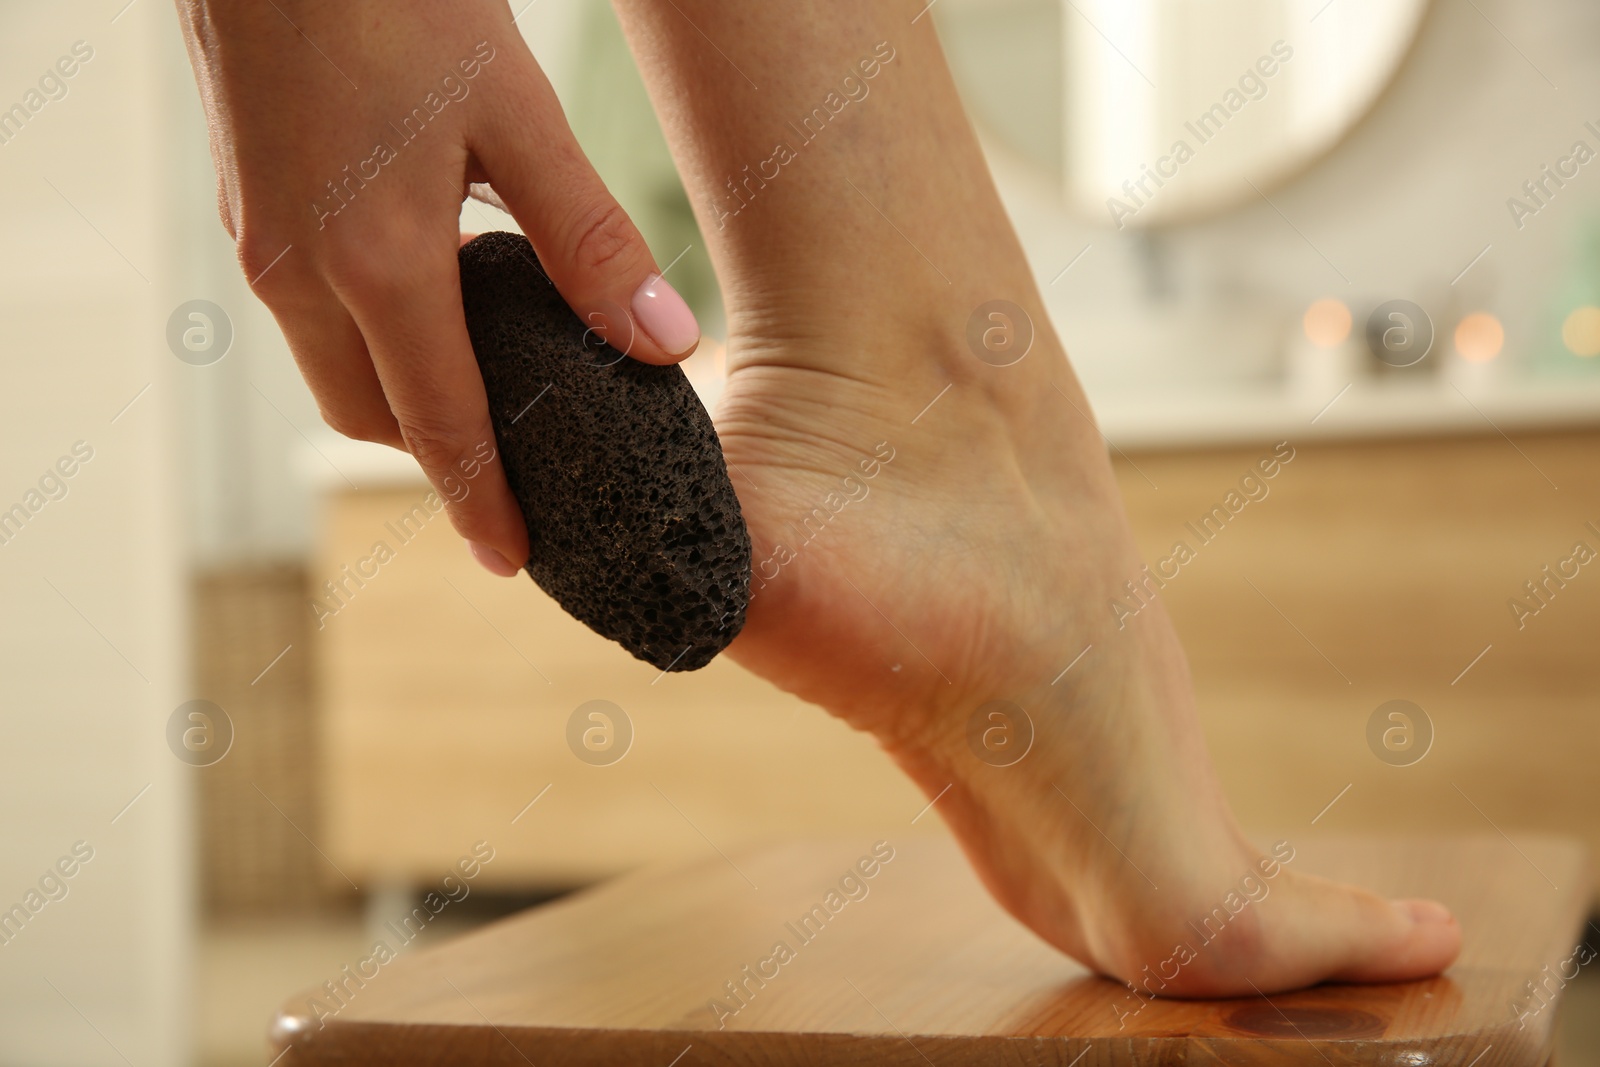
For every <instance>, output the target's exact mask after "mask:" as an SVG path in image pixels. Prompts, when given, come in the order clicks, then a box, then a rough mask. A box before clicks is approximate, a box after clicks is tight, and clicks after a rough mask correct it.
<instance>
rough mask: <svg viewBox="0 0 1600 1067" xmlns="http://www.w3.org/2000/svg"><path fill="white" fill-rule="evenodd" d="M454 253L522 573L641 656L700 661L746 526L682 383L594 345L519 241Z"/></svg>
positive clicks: (734, 627) (492, 240)
mask: <svg viewBox="0 0 1600 1067" xmlns="http://www.w3.org/2000/svg"><path fill="white" fill-rule="evenodd" d="M460 264H461V298H462V302H463V304H464V305H465V309H466V319H467V332H468V334H469V335H470V336H471V338H472V348H473V351H474V352H476V353H477V357H478V367H479V369H480V370H481V371H482V372H483V384H484V388H485V389H486V390H487V392H488V394H489V415H490V418H491V420H492V421H493V423H494V434H495V439H496V442H497V444H498V447H499V450H500V456H501V460H502V462H503V463H504V465H505V472H506V478H507V479H508V480H509V481H510V483H511V491H512V493H513V494H514V495H515V496H516V498H517V502H518V503H519V504H520V505H521V507H522V517H523V519H524V521H526V522H527V525H528V543H529V549H528V561H527V566H526V570H527V572H528V574H529V575H530V576H532V578H533V580H534V581H535V582H538V583H539V587H540V588H541V589H543V590H544V591H545V592H546V593H549V594H550V595H551V596H552V597H554V598H555V600H556V602H557V603H559V604H560V605H561V606H562V607H563V608H565V609H566V610H567V611H568V612H569V613H570V614H571V615H572V616H573V617H574V618H576V619H578V620H579V621H580V622H582V623H584V624H585V625H587V626H588V627H589V628H590V629H591V630H594V631H595V632H596V633H598V634H600V635H601V636H603V637H608V638H610V639H611V640H613V641H615V642H617V643H618V644H619V645H621V646H622V647H623V648H626V649H627V650H628V651H629V652H631V653H633V654H634V655H635V656H637V657H638V658H639V659H642V660H644V661H645V662H647V663H649V664H651V665H652V666H655V667H657V668H658V669H660V670H663V671H692V670H696V669H698V668H700V667H704V666H705V665H706V664H707V663H710V662H711V660H712V659H713V658H714V657H715V656H716V654H717V653H718V652H721V651H722V650H723V649H724V648H726V647H727V646H728V643H729V642H730V641H732V640H733V639H734V637H736V636H737V635H738V633H739V630H740V629H741V628H742V627H743V626H744V619H745V609H746V607H747V606H748V605H749V602H750V534H749V531H748V530H746V528H745V524H744V516H743V514H742V513H741V512H740V510H739V498H738V497H737V496H735V495H734V491H733V483H732V482H730V481H729V480H728V468H727V464H726V463H724V462H723V459H722V445H721V443H720V442H719V441H718V440H717V432H716V430H715V429H714V428H713V427H712V425H711V416H710V415H708V414H707V413H706V410H705V408H704V407H703V406H702V405H701V403H700V398H699V397H698V396H696V395H695V392H694V389H693V387H692V386H690V384H689V379H688V378H686V377H685V376H684V373H683V371H682V370H680V369H679V368H678V367H675V366H672V367H657V366H651V365H648V364H645V363H640V362H639V361H638V360H635V359H631V358H629V357H627V356H625V355H624V354H623V353H622V352H619V351H618V350H617V349H615V348H612V347H611V346H609V345H606V344H603V343H601V342H600V341H598V340H597V339H596V336H595V334H594V333H593V332H592V331H590V330H589V329H588V328H587V327H586V326H585V324H584V322H583V321H582V320H581V319H579V318H578V316H577V315H576V314H575V313H574V312H573V311H572V309H571V308H569V307H568V306H567V304H566V301H565V300H563V299H562V297H561V294H560V293H559V292H558V291H557V290H556V287H555V286H554V285H552V284H551V282H550V279H549V278H548V277H546V276H545V273H544V269H543V268H542V267H541V266H540V264H539V261H538V259H537V257H535V255H534V252H533V246H532V245H531V244H529V242H528V240H527V238H525V237H522V236H520V235H518V234H512V233H486V234H483V235H482V236H479V237H476V238H474V239H473V240H472V241H470V242H468V243H467V244H466V245H464V246H463V247H462V249H461V253H460Z"/></svg>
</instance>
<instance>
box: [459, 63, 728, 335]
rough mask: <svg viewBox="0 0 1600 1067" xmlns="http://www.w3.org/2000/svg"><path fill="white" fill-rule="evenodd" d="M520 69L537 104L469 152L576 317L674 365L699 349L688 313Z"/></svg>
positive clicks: (495, 125)
mask: <svg viewBox="0 0 1600 1067" xmlns="http://www.w3.org/2000/svg"><path fill="white" fill-rule="evenodd" d="M529 68H530V69H528V70H526V71H523V72H518V73H517V74H515V75H513V76H512V77H514V78H515V79H516V80H517V81H518V82H521V83H523V84H521V85H519V86H518V87H517V88H518V89H520V90H524V91H525V92H531V93H532V94H534V95H536V96H538V97H540V99H537V100H536V101H534V104H535V106H533V107H531V108H521V107H519V108H515V109H514V110H515V111H516V112H517V114H516V116H515V121H514V122H508V121H506V119H505V118H502V116H503V115H504V114H505V113H504V112H500V113H499V114H498V115H495V116H492V118H491V123H490V124H488V127H487V128H484V127H481V126H480V127H479V129H478V131H477V136H476V137H475V138H474V143H473V144H472V146H471V147H472V151H473V154H474V155H475V156H476V157H477V160H478V162H479V163H480V164H481V165H482V167H483V169H484V171H485V172H486V173H487V175H488V178H489V182H490V184H491V185H492V186H493V188H494V191H495V193H496V194H498V196H499V197H500V199H501V200H502V201H504V203H505V206H506V208H507V210H508V211H509V212H510V213H511V215H512V216H513V217H515V218H516V220H517V223H518V225H520V226H521V227H522V231H523V232H524V233H525V234H527V235H528V240H529V241H531V242H532V243H533V248H534V251H535V252H537V253H538V254H539V260H540V262H541V263H542V264H543V265H544V269H545V272H546V273H547V274H549V276H550V280H551V281H552V282H554V283H555V287H556V288H557V289H558V290H560V292H561V295H562V296H563V297H564V298H566V301H567V303H568V304H569V305H571V307H572V309H573V310H574V311H576V312H577V313H578V315H579V317H580V318H582V319H583V320H584V321H585V322H586V323H588V324H589V326H590V328H591V329H593V330H594V331H595V333H596V334H597V335H599V336H600V337H601V338H602V339H603V340H605V341H606V343H608V344H610V345H611V346H612V347H613V348H616V349H617V350H619V351H621V352H624V353H626V354H628V355H630V356H632V357H633V358H635V359H638V360H640V361H642V362H645V363H677V362H678V361H680V360H682V359H684V358H685V357H687V356H688V355H690V354H691V353H692V352H693V351H694V350H695V346H696V345H698V344H699V343H700V325H699V323H698V322H696V321H695V317H694V312H693V311H691V310H689V305H688V304H686V303H684V300H683V297H681V296H679V295H678V292H677V290H675V289H673V288H672V286H671V284H670V283H668V282H667V280H666V279H665V278H663V277H662V276H661V272H660V270H659V269H658V268H657V267H656V262H655V258H654V257H653V256H652V255H651V254H650V249H649V247H648V246H647V245H646V244H645V243H644V238H643V237H641V236H640V235H639V230H638V228H637V227H635V226H634V224H633V220H632V219H630V218H629V217H628V213H627V212H625V211H623V210H622V206H621V205H620V204H618V203H617V201H616V199H615V198H614V197H612V195H611V192H610V191H609V190H608V189H607V188H606V186H605V183H604V182H602V181H601V180H600V175H599V174H597V173H596V172H595V169H594V167H593V165H592V164H590V162H589V160H588V157H586V156H585V155H584V154H583V149H582V148H580V147H579V145H578V142H577V139H576V138H575V137H573V135H572V130H571V129H570V128H569V127H568V126H567V121H566V117H565V116H564V115H563V114H562V112H561V105H560V103H559V102H558V101H557V100H556V98H555V94H554V93H553V92H552V91H551V89H550V86H549V83H548V82H547V81H546V80H545V78H544V74H543V73H542V72H541V71H539V69H538V68H537V67H536V66H533V65H532V64H531V63H530V64H529ZM529 112H531V113H532V114H533V115H534V116H535V119H534V121H533V122H532V123H529V122H528V114H529ZM530 126H531V127H532V128H531V129H530V128H529V127H530Z"/></svg>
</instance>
